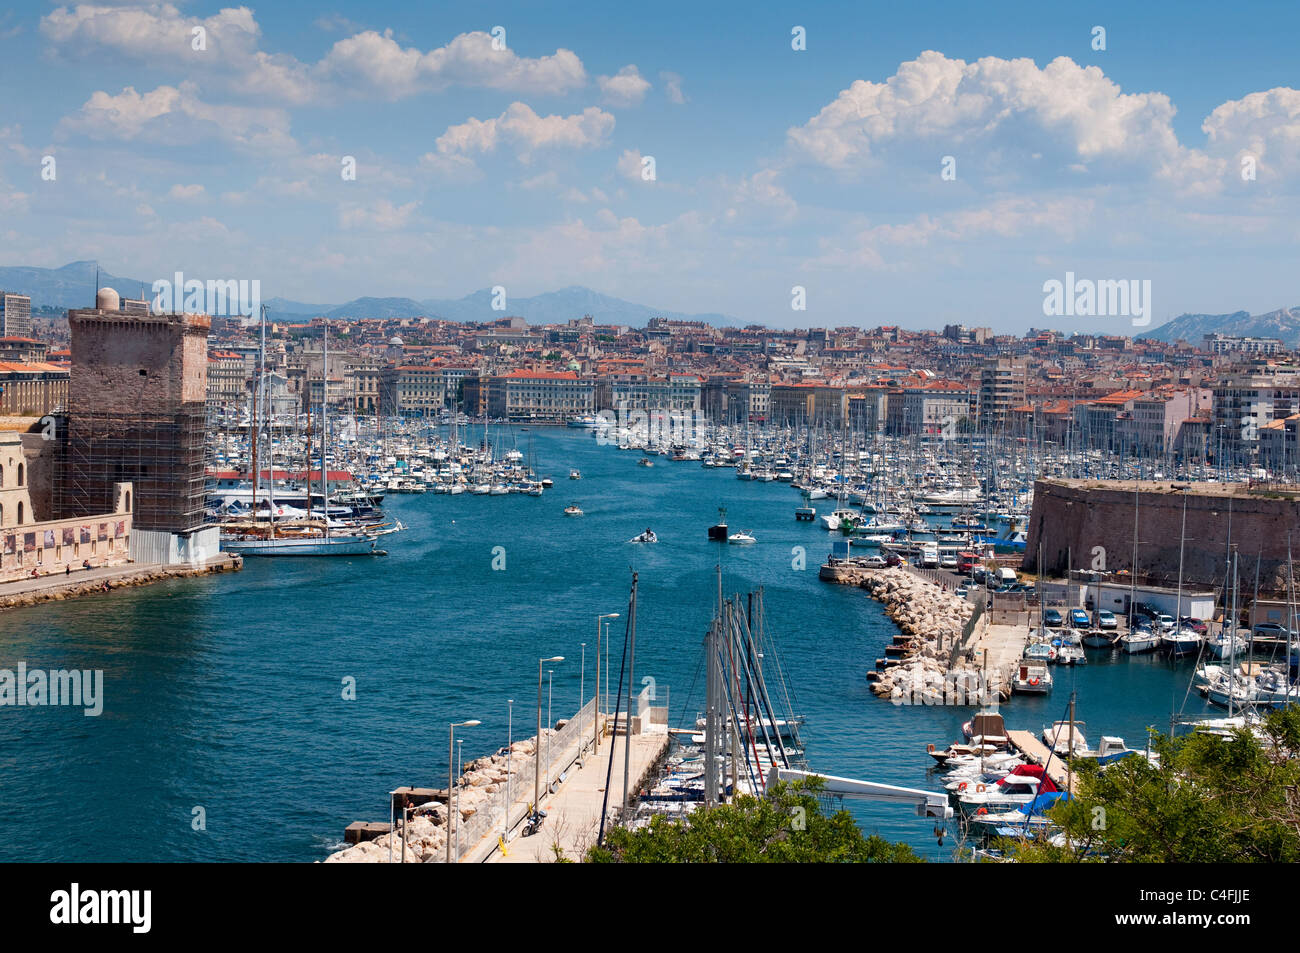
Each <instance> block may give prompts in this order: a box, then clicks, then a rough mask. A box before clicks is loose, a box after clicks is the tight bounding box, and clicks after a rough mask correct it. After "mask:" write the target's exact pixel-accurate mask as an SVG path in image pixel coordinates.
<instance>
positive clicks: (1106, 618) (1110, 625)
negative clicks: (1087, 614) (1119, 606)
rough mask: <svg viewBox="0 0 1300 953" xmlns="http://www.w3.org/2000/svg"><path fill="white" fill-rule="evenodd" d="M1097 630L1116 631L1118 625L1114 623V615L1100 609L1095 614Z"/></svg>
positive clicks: (1107, 610)
mask: <svg viewBox="0 0 1300 953" xmlns="http://www.w3.org/2000/svg"><path fill="white" fill-rule="evenodd" d="M1097 628H1099V629H1117V628H1119V623H1118V622H1116V621H1115V613H1113V612H1111V611H1110V610H1109V609H1102V610H1101V611H1100V612H1098V613H1097Z"/></svg>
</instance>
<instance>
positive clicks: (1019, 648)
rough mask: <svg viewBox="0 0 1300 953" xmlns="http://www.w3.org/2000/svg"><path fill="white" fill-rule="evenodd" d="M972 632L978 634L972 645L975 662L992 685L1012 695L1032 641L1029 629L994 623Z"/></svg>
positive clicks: (1007, 696)
mask: <svg viewBox="0 0 1300 953" xmlns="http://www.w3.org/2000/svg"><path fill="white" fill-rule="evenodd" d="M972 635H975V636H976V637H975V639H974V641H973V643H972V644H971V646H970V647H969V652H970V653H971V660H972V663H973V664H974V665H976V666H977V667H978V668H979V669H980V670H981V671H982V672H984V673H985V678H986V680H987V682H988V685H989V687H990V688H996V689H998V690H999V691H1000V692H1001V693H1002V695H1003V697H1004V698H1009V697H1010V695H1011V686H1012V684H1013V683H1014V681H1015V671H1016V665H1017V663H1018V662H1019V661H1020V658H1021V656H1022V655H1023V654H1024V651H1025V644H1026V643H1027V642H1028V641H1029V629H1028V628H1027V627H1026V626H1024V625H1007V624H1004V623H992V622H990V623H989V624H988V625H986V626H984V627H983V628H982V631H981V630H979V629H977V630H976V632H975V633H972Z"/></svg>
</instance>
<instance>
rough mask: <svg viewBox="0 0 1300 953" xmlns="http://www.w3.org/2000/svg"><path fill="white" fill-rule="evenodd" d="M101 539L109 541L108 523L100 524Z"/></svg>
mask: <svg viewBox="0 0 1300 953" xmlns="http://www.w3.org/2000/svg"><path fill="white" fill-rule="evenodd" d="M99 538H100V539H108V524H107V523H100V524H99Z"/></svg>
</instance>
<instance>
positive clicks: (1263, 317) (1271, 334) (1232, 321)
mask: <svg viewBox="0 0 1300 953" xmlns="http://www.w3.org/2000/svg"><path fill="white" fill-rule="evenodd" d="M1216 332H1217V333H1219V334H1230V335H1233V336H1236V337H1253V338H1278V339H1280V340H1281V341H1282V343H1283V344H1285V345H1286V346H1287V347H1300V307H1295V308H1279V309H1278V310H1276V311H1270V312H1268V313H1267V314H1251V313H1250V312H1248V311H1234V312H1233V313H1232V314H1181V315H1179V316H1178V317H1176V318H1174V319H1173V320H1172V321H1170V322H1168V323H1166V324H1162V325H1160V327H1158V328H1153V329H1152V330H1150V331H1147V332H1146V333H1145V334H1140V335H1138V337H1142V338H1152V339H1154V340H1157V341H1165V342H1167V343H1170V344H1172V343H1173V342H1174V341H1178V340H1183V341H1186V342H1187V343H1188V344H1197V345H1199V344H1200V343H1201V339H1202V338H1203V337H1205V335H1207V334H1214V333H1216Z"/></svg>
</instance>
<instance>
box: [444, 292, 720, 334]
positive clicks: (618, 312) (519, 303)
mask: <svg viewBox="0 0 1300 953" xmlns="http://www.w3.org/2000/svg"><path fill="white" fill-rule="evenodd" d="M423 304H424V305H425V306H426V307H427V308H428V309H429V311H430V312H433V313H434V314H436V315H438V316H439V317H443V318H446V319H447V320H449V321H492V320H494V319H496V318H501V317H505V316H506V315H511V316H515V317H521V318H523V319H524V320H526V321H527V322H528V323H529V324H562V323H563V322H565V321H568V320H570V319H572V318H580V317H582V316H583V315H584V314H589V315H591V316H592V317H593V318H595V320H596V322H597V323H598V324H626V325H628V326H629V327H634V328H641V327H645V325H646V323H647V322H648V321H649V320H650V319H651V318H668V319H669V320H672V321H704V322H706V323H708V324H712V325H714V326H715V327H721V326H726V325H736V326H738V325H740V323H741V322H740V321H738V320H737V319H735V318H733V317H730V316H729V315H725V314H681V313H679V312H676V311H664V310H662V309H658V308H651V307H647V306H646V305H643V304H636V303H634V302H631V301H624V300H623V299H622V298H613V297H610V296H609V295H606V294H601V293H600V292H599V291H592V290H591V289H590V288H584V287H582V286H580V285H573V286H570V287H568V288H561V289H560V290H559V291H547V292H544V293H543V294H539V295H534V296H533V297H531V298H511V297H507V299H506V308H505V310H504V311H493V310H492V292H491V291H489V290H487V289H484V290H482V291H476V292H474V293H473V294H469V295H466V296H465V297H463V298H459V299H456V300H454V301H452V300H437V299H430V300H427V301H424V302H423Z"/></svg>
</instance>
